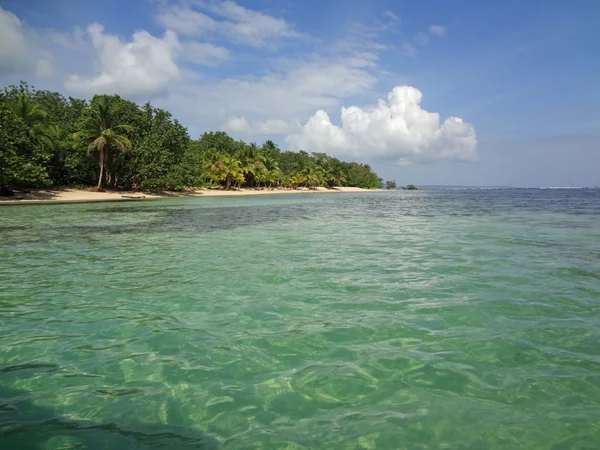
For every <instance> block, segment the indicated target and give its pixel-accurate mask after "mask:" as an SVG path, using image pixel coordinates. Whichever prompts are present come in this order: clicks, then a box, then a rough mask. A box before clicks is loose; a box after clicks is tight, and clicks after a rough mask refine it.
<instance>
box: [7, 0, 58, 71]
mask: <svg viewBox="0 0 600 450" xmlns="http://www.w3.org/2000/svg"><path fill="white" fill-rule="evenodd" d="M0 42H2V44H1V45H0V74H20V75H25V76H31V75H34V76H36V77H39V78H44V77H48V76H52V75H54V67H53V65H52V62H51V61H50V59H51V55H49V54H48V53H47V52H45V51H44V50H43V49H42V47H41V45H39V42H38V36H37V35H36V33H35V32H34V31H33V30H31V29H29V28H27V27H26V26H25V25H24V24H23V22H21V20H20V19H19V18H18V17H17V16H16V15H14V14H13V13H11V12H10V11H7V10H5V9H2V8H1V7H0Z"/></svg>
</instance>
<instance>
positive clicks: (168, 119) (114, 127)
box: [0, 82, 381, 190]
mask: <svg viewBox="0 0 600 450" xmlns="http://www.w3.org/2000/svg"><path fill="white" fill-rule="evenodd" d="M0 103H1V108H0V116H1V119H2V121H1V122H0V145H1V147H0V187H1V186H32V187H34V186H46V185H49V184H54V185H59V186H65V185H76V186H90V185H92V184H94V183H96V184H97V186H98V187H99V188H100V187H102V186H107V187H110V188H122V189H173V190H179V189H184V188H186V187H200V186H206V185H210V186H221V187H224V188H226V189H230V188H234V187H250V188H257V189H263V188H272V187H289V188H302V187H304V188H306V187H307V188H315V187H317V186H326V187H330V188H334V187H336V186H358V187H363V188H376V187H380V186H381V179H379V178H378V177H377V175H376V174H375V173H374V172H373V171H372V170H371V168H370V167H369V166H368V165H365V164H358V163H354V162H351V163H347V162H343V161H340V160H339V159H337V158H333V157H330V156H328V155H326V154H324V153H312V154H309V153H307V152H305V151H299V152H292V151H281V150H280V149H279V148H278V146H277V145H276V144H275V143H274V142H273V141H270V140H268V141H266V142H265V143H264V144H262V145H257V144H255V143H246V142H243V141H236V140H235V139H233V138H232V137H231V136H229V135H228V134H227V133H224V132H221V131H219V132H208V133H204V134H203V135H202V136H201V137H200V138H199V139H195V140H192V139H190V137H189V134H188V132H187V130H186V128H185V127H183V126H182V125H181V124H180V123H178V122H177V120H174V119H173V118H172V116H171V114H170V113H169V112H167V111H165V110H162V109H159V108H155V107H153V106H152V105H151V104H150V103H147V104H145V105H143V106H141V107H140V106H138V105H137V104H135V103H133V102H130V101H127V100H125V99H122V98H121V97H119V96H118V95H98V96H95V97H94V98H93V99H92V100H91V101H90V102H89V103H88V102H87V101H85V100H79V99H75V98H72V97H69V98H65V97H63V96H62V95H60V94H59V93H57V92H50V91H38V90H36V89H35V88H34V87H33V86H29V85H28V84H27V83H24V82H21V84H20V85H18V86H9V87H7V88H5V89H4V91H2V92H0Z"/></svg>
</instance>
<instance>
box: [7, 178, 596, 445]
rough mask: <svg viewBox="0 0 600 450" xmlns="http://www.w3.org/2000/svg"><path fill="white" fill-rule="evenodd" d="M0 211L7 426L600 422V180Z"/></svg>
mask: <svg viewBox="0 0 600 450" xmlns="http://www.w3.org/2000/svg"><path fill="white" fill-rule="evenodd" d="M0 214H1V215H2V217H1V219H2V225H1V226H0V234H2V236H3V239H2V240H0V252H1V255H2V258H0V442H2V444H3V445H2V447H3V448H5V447H6V448H27V447H28V446H29V447H35V446H39V447H42V448H50V449H51V448H55V449H59V448H139V449H142V448H182V449H185V448H217V447H219V446H220V447H222V448H227V449H253V448H255V449H263V448H287V449H304V448H306V449H309V448H310V449H313V448H323V449H376V448H380V449H392V448H407V449H424V450H425V449H428V450H430V449H437V448H448V449H513V448H530V449H538V448H539V449H546V448H553V449H557V450H558V449H561V448H565V449H566V448H569V449H577V448H579V449H584V448H596V447H597V445H596V444H597V442H600V429H599V428H598V427H597V426H596V424H597V423H600V406H599V405H600V350H599V347H598V345H597V344H598V342H600V302H599V301H598V300H599V299H600V289H599V288H598V286H597V284H598V278H599V277H600V275H599V274H600V258H599V256H600V239H599V238H600V233H599V232H598V231H597V220H598V216H599V215H600V197H599V195H598V193H597V192H595V191H593V190H577V191H570V192H564V191H561V190H551V191H546V190H544V191H530V190H526V191H518V190H493V191H491V190H490V191H456V192H454V191H439V192H435V191H432V192H426V191H420V192H415V193H406V192H395V193H394V192H381V193H373V194H360V195H346V194H340V195H335V196H325V195H323V196H315V195H307V196H302V195H295V196H273V197H270V196H261V198H218V199H217V198H205V199H173V200H165V201H155V202H149V203H136V205H135V206H132V205H131V204H115V203H110V204H94V205H83V204H79V205H55V206H53V207H52V208H49V207H36V206H22V207H19V208H10V214H8V211H7V210H6V209H0ZM457 430H458V431H457ZM86 446H87V447H86Z"/></svg>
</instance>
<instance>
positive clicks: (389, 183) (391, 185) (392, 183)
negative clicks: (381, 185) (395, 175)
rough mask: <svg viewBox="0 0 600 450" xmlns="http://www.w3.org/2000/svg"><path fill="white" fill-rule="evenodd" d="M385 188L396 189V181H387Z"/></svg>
mask: <svg viewBox="0 0 600 450" xmlns="http://www.w3.org/2000/svg"><path fill="white" fill-rule="evenodd" d="M385 188H386V189H392V190H393V189H396V181H395V180H391V181H386V182H385Z"/></svg>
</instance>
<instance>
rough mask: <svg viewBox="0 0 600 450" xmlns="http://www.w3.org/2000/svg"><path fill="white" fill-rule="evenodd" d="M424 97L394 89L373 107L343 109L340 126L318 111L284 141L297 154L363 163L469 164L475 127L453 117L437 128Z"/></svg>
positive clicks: (474, 147) (402, 88) (473, 153)
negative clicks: (424, 106) (326, 155)
mask: <svg viewBox="0 0 600 450" xmlns="http://www.w3.org/2000/svg"><path fill="white" fill-rule="evenodd" d="M421 98H422V94H421V92H420V91H419V90H418V89H415V88H414V87H411V86H398V87H395V88H394V89H393V90H392V92H390V93H389V94H388V98H387V102H386V101H384V100H379V102H378V104H377V106H375V107H371V108H365V109H362V108H359V107H357V106H351V107H349V108H342V115H341V122H342V125H341V126H336V125H333V124H332V123H331V120H330V118H329V115H328V114H327V113H326V112H325V111H323V110H319V111H317V113H316V114H315V115H314V116H312V117H311V118H310V119H309V120H308V122H307V123H306V124H305V125H304V127H303V128H302V131H301V132H299V133H296V134H292V135H290V136H288V137H287V138H286V142H287V143H288V144H289V145H290V146H291V147H292V148H293V149H296V150H299V149H304V150H306V151H317V152H327V153H330V154H333V155H339V156H342V157H348V156H350V157H353V158H360V159H363V160H375V161H377V160H379V161H391V162H394V163H396V164H399V165H405V164H410V163H414V162H417V163H425V162H430V161H434V160H437V159H453V160H462V161H473V160H475V159H476V158H477V139H476V137H475V130H474V129H473V127H472V126H471V125H470V124H468V123H465V122H463V121H462V119H459V118H457V117H450V118H448V119H446V120H445V121H444V122H443V123H442V124H441V125H440V120H439V114H437V113H430V112H428V111H425V110H424V109H422V108H421V106H420V103H421Z"/></svg>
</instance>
